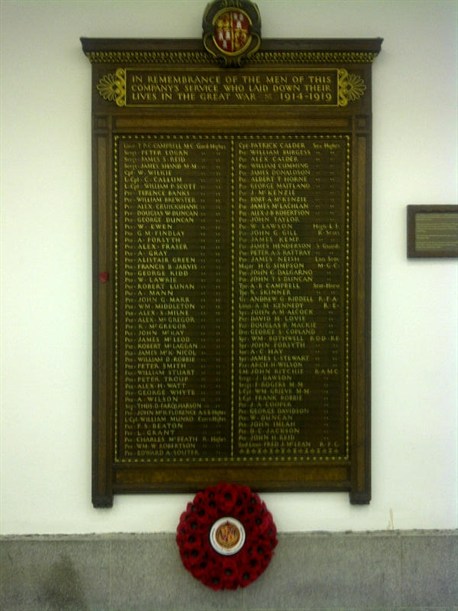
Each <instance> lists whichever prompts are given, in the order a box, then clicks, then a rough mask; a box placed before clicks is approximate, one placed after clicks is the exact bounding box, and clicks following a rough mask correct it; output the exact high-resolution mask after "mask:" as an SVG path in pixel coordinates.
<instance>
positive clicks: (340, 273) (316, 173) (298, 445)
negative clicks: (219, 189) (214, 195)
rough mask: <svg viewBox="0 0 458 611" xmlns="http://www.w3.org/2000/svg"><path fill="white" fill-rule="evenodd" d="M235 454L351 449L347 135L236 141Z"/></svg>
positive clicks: (315, 455) (298, 455)
mask: <svg viewBox="0 0 458 611" xmlns="http://www.w3.org/2000/svg"><path fill="white" fill-rule="evenodd" d="M237 160H238V169H237V172H238V201H237V204H238V217H237V218H238V232H237V233H238V257H237V268H236V269H237V275H238V287H239V296H238V303H237V306H238V317H237V325H236V337H237V346H238V353H237V354H238V363H237V371H238V380H237V387H236V392H237V396H236V402H235V404H236V407H237V433H238V434H237V435H236V439H237V440H238V447H237V454H238V456H239V457H240V458H242V459H245V460H257V461H259V460H275V461H278V460H285V461H291V460H294V461H300V460H310V459H337V458H343V457H345V455H346V453H347V437H348V435H347V427H348V417H347V409H348V380H347V377H348V376H347V372H348V358H349V354H348V348H347V346H348V342H349V338H348V309H349V303H348V301H349V297H348V295H349V281H348V268H349V267H348V266H349V237H350V236H349V220H348V219H349V185H348V181H349V176H350V167H349V165H350V159H349V137H347V136H331V135H315V136H303V137H301V136H292V137H291V136H289V137H288V136H278V137H272V138H271V137H264V138H256V137H255V138H250V139H249V140H244V139H240V140H239V141H238V143H237Z"/></svg>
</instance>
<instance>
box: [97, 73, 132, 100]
mask: <svg viewBox="0 0 458 611" xmlns="http://www.w3.org/2000/svg"><path fill="white" fill-rule="evenodd" d="M97 91H98V92H99V93H100V95H101V96H102V98H103V99H104V100H107V101H108V102H116V105H117V106H125V105H126V71H125V69H124V68H118V69H117V70H116V72H115V73H114V74H113V73H111V74H105V76H103V77H102V78H101V79H100V81H99V82H98V84H97Z"/></svg>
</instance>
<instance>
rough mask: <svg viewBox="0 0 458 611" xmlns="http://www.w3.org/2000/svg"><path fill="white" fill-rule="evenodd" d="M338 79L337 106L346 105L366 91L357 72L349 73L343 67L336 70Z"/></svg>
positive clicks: (364, 84)
mask: <svg viewBox="0 0 458 611" xmlns="http://www.w3.org/2000/svg"><path fill="white" fill-rule="evenodd" d="M338 79H339V106H348V103H349V102H355V101H356V100H359V98H361V97H362V96H363V95H364V93H365V91H366V83H365V82H364V80H363V79H362V78H361V77H360V76H359V75H358V74H349V73H348V72H347V70H345V68H342V69H340V70H339V72H338Z"/></svg>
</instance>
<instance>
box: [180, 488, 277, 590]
mask: <svg viewBox="0 0 458 611" xmlns="http://www.w3.org/2000/svg"><path fill="white" fill-rule="evenodd" d="M176 540H177V544H178V548H179V551H180V556H181V560H182V562H183V565H184V567H185V568H186V569H187V570H188V571H189V572H190V573H191V574H192V575H193V576H194V577H195V578H196V579H198V580H199V581H201V582H202V583H203V584H204V585H206V586H208V587H209V588H212V589H213V590H224V589H228V590H236V589H237V588H239V587H240V588H244V587H246V586H248V585H249V584H250V583H252V582H253V581H255V580H256V579H257V578H258V577H259V576H260V575H261V574H262V573H263V572H264V571H265V569H266V568H267V566H268V565H269V563H270V561H271V559H272V555H273V552H274V549H275V547H276V545H277V543H278V541H277V529H276V526H275V523H274V521H273V518H272V514H271V513H270V512H269V511H268V509H267V507H266V504H265V503H264V501H262V500H261V499H260V497H259V495H258V494H256V493H254V492H252V491H251V489H250V488H248V487H247V486H240V485H238V484H227V483H221V484H218V485H217V486H212V487H209V488H206V489H205V490H202V491H200V492H198V493H197V494H196V496H195V497H194V500H193V501H192V502H191V503H188V505H187V507H186V511H185V512H183V514H182V515H181V517H180V522H179V524H178V528H177V536H176Z"/></svg>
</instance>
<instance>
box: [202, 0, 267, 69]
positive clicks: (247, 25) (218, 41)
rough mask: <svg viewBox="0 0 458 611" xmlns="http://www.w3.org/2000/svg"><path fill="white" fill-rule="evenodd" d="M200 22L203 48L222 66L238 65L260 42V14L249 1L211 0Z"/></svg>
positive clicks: (251, 53) (254, 51)
mask: <svg viewBox="0 0 458 611" xmlns="http://www.w3.org/2000/svg"><path fill="white" fill-rule="evenodd" d="M202 25H203V42H204V46H205V48H206V49H207V51H209V52H210V53H211V54H212V55H214V56H215V57H217V58H218V59H219V60H220V61H222V63H224V64H225V65H226V66H240V65H241V64H242V63H243V61H244V60H245V59H246V58H247V57H250V55H253V53H256V51H257V50H258V49H259V47H260V45H261V16H260V13H259V9H258V7H257V6H256V4H254V3H253V2H251V1H250V0H215V1H214V2H212V3H210V4H209V5H208V6H207V8H206V10H205V14H204V18H203V24H202Z"/></svg>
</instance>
